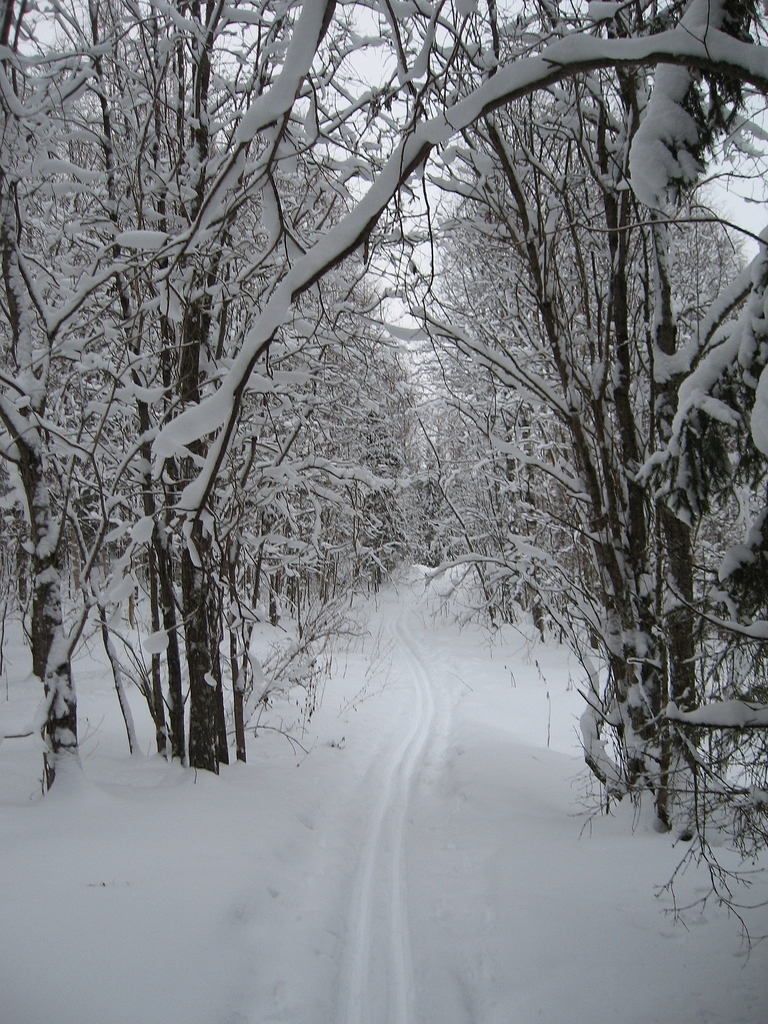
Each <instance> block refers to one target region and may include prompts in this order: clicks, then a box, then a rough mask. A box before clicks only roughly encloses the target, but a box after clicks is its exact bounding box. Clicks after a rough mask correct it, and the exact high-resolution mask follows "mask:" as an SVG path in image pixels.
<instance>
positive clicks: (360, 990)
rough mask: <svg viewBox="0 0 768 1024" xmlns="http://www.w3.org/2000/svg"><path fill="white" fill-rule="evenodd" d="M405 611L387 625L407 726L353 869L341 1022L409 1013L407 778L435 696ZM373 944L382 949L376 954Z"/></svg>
mask: <svg viewBox="0 0 768 1024" xmlns="http://www.w3.org/2000/svg"><path fill="white" fill-rule="evenodd" d="M412 614H413V612H412V611H411V609H410V608H408V609H406V610H404V611H402V612H401V614H400V615H399V617H398V618H397V619H396V621H395V622H394V623H392V625H391V627H390V628H391V629H392V631H393V633H394V637H395V641H396V644H397V649H398V651H399V652H400V654H401V655H402V661H401V664H402V665H403V667H404V669H405V670H406V671H407V672H408V673H409V675H410V677H411V680H412V682H413V689H414V698H415V704H414V707H413V709H412V710H409V714H408V718H409V720H410V726H409V728H408V730H407V732H406V734H405V735H404V737H403V739H402V741H401V742H400V744H399V745H398V746H397V747H396V748H395V750H394V752H392V753H391V755H390V760H389V762H388V763H387V764H386V767H385V768H384V771H383V772H382V776H381V789H380V792H379V797H378V800H377V802H376V805H375V807H374V810H373V813H372V815H371V819H370V825H369V831H368V836H367V838H366V841H365V845H364V847H363V850H362V853H361V857H360V864H359V867H358V869H357V875H356V879H355V885H354V895H353V899H352V903H351V908H350V921H351V922H353V923H352V925H351V928H350V933H351V938H350V941H349V943H348V946H347V956H346V965H345V969H344V971H343V981H342V1001H341V1010H342V1013H341V1014H340V1015H339V1019H340V1020H342V1021H344V1022H345V1024H410V1022H411V1021H412V1020H413V1019H414V1013H413V1010H414V1007H413V1004H414V993H415V986H414V981H413V969H412V963H411V948H410V934H409V928H408V907H407V897H408V892H407V878H406V869H405V826H406V822H407V820H408V809H409V806H410V795H411V790H412V788H413V783H414V780H415V778H416V776H417V774H418V771H419V767H420V764H421V762H422V759H423V756H424V752H425V749H426V747H427V744H428V742H429V740H430V738H431V736H432V732H433V726H434V718H435V700H434V694H433V687H432V680H431V678H430V674H429V671H428V669H427V667H426V666H425V664H424V661H423V660H422V658H421V656H420V654H419V650H418V647H417V646H416V643H415V641H414V639H413V636H412V634H411V631H410V630H409V628H408V624H407V620H408V618H409V616H410V615H412ZM376 940H379V941H378V942H377V941H376ZM374 944H375V945H376V949H378V950H381V951H382V953H381V956H380V958H376V956H375V953H374ZM379 993H381V994H382V995H383V996H384V998H380V997H379Z"/></svg>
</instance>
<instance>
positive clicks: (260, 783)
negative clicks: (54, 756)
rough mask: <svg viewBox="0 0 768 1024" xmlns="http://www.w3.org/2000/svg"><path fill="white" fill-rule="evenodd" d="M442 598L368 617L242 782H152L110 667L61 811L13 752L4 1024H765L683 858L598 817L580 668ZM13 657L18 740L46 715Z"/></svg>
mask: <svg viewBox="0 0 768 1024" xmlns="http://www.w3.org/2000/svg"><path fill="white" fill-rule="evenodd" d="M433 589H434V588H433V586H430V587H427V586H426V585H425V581H424V578H423V576H420V575H418V574H414V576H413V577H412V578H411V579H410V581H407V582H404V583H402V584H401V585H400V587H399V588H397V589H395V588H392V587H388V588H384V589H383V590H382V592H381V593H380V594H379V595H378V596H377V598H376V600H375V601H371V602H368V603H367V604H366V603H363V604H362V605H361V606H360V608H359V613H360V616H361V620H362V619H364V620H365V622H366V623H367V625H366V626H365V628H363V629H361V632H360V636H359V638H358V641H357V643H356V644H353V645H352V647H351V648H350V649H349V651H346V652H345V651H344V650H341V649H339V651H338V652H337V655H336V662H335V667H334V671H333V673H332V676H331V678H330V679H329V680H328V683H327V686H326V689H325V695H324V700H323V703H322V705H321V706H320V707H319V709H318V710H317V711H316V713H315V714H314V715H313V717H312V719H311V721H310V722H309V723H308V725H307V728H306V731H305V732H304V734H299V736H298V738H299V740H300V742H301V744H302V746H303V747H304V748H306V752H305V751H304V750H303V749H302V747H299V746H298V745H296V743H295V742H289V741H287V740H286V738H285V737H284V736H282V735H280V734H279V733H277V732H271V731H266V732H262V731H260V732H259V735H258V738H255V737H254V736H253V735H249V739H248V764H247V765H241V764H233V765H231V766H230V767H229V768H225V769H224V770H223V771H222V774H221V775H220V776H219V777H218V778H217V777H214V776H209V775H207V774H206V773H194V772H190V771H188V770H185V769H182V768H181V767H179V766H178V765H167V764H166V763H165V762H164V761H162V760H161V759H160V758H158V757H157V756H149V757H142V756H139V757H129V756H128V754H127V750H126V744H125V735H124V732H123V730H122V725H121V721H120V717H119V710H118V707H117V701H116V699H115V696H114V690H113V687H112V685H111V681H110V678H109V673H108V670H107V668H106V666H105V665H104V664H103V661H102V660H101V658H100V653H99V645H98V643H97V642H94V643H93V644H91V645H89V646H86V648H85V649H84V650H83V653H82V655H81V657H80V658H79V660H78V662H77V663H76V666H75V672H76V680H77V685H78V697H79V707H80V716H81V733H82V736H83V740H84V742H83V746H82V760H83V772H82V773H81V776H80V777H78V778H67V779H62V780H61V784H60V783H59V782H58V781H57V785H56V787H55V788H54V790H53V791H52V792H51V794H50V795H49V796H48V797H46V798H45V799H44V800H41V799H40V797H39V783H38V782H37V779H38V777H39V768H40V752H39V745H38V743H37V741H36V740H34V739H31V740H29V741H27V740H24V741H10V740H9V741H6V742H5V743H3V744H2V746H0V867H1V868H2V870H0V1024H104V1022H109V1024H136V1021H141V1022H142V1024H167V1022H168V1021H174V1022H176V1021H183V1022H184V1024H538V1022H540V1021H544V1022H547V1024H572V1022H574V1021H576V1022H581V1021H589V1022H590V1024H656V1022H658V1024H768V1009H766V1007H768V984H767V983H766V978H767V977H768V942H765V943H762V944H758V945H756V946H755V947H754V948H753V950H752V952H751V955H750V956H749V957H748V956H747V955H746V952H747V951H746V949H745V948H744V947H743V946H742V945H741V944H740V940H739V933H738V925H737V922H736V921H735V920H734V919H733V918H729V917H728V915H727V913H726V911H725V909H724V908H723V907H721V906H718V905H717V903H716V902H712V901H710V902H709V903H708V904H707V905H706V907H704V908H703V909H701V908H695V909H693V910H691V911H687V912H685V914H684V915H683V916H684V925H682V924H677V925H676V924H675V923H674V922H673V920H672V919H671V917H670V916H669V915H668V914H666V913H665V910H669V909H670V907H671V902H670V900H669V898H668V897H665V896H662V897H661V898H660V899H655V898H654V893H655V892H656V891H657V890H656V887H657V886H659V885H663V884H664V883H665V882H666V881H667V880H668V879H669V877H670V875H671V873H672V871H673V870H674V868H675V866H676V865H677V863H678V862H679V860H680V857H681V856H682V854H683V852H684V849H683V848H682V847H681V845H680V844H678V845H677V846H675V845H674V844H673V842H672V841H671V839H670V837H665V836H659V835H658V834H657V833H655V832H654V831H653V828H652V826H651V821H650V819H649V818H647V817H646V816H645V815H644V814H640V815H639V816H636V815H635V814H634V812H633V809H632V807H630V806H629V805H621V806H619V807H617V808H614V809H613V810H612V814H611V815H610V816H608V817H605V816H602V815H599V814H598V815H597V816H595V817H594V818H590V816H589V813H588V804H589V799H588V798H585V787H586V781H585V780H586V775H585V770H584V766H583V761H582V758H581V754H580V750H579V746H578V738H577V736H576V732H575V727H576V724H577V720H578V715H579V713H580V711H581V699H580V698H579V696H578V693H577V691H576V686H575V682H577V681H578V675H577V673H578V668H577V666H576V665H575V664H574V662H573V660H572V659H571V658H570V656H569V655H568V652H567V651H566V650H565V649H564V648H562V647H559V646H558V645H557V644H555V643H547V644H543V643H541V642H540V640H539V638H538V637H537V635H536V633H535V631H533V630H532V629H529V628H528V627H526V626H524V625H523V626H521V627H520V628H519V629H507V630H504V631H502V632H501V633H500V634H497V635H495V636H494V637H493V638H491V637H489V635H488V633H487V632H486V631H485V630H483V629H481V628H479V627H477V626H474V625H465V626H464V627H460V626H459V625H458V624H457V622H456V621H455V619H454V618H453V617H452V616H451V615H447V614H445V613H444V612H442V611H441V608H440V601H439V600H438V599H437V598H436V596H435V595H434V593H432V594H431V596H430V593H431V591H432V590H433ZM491 641H492V642H491ZM6 653H7V663H8V664H9V665H10V666H11V668H12V670H13V671H12V672H11V673H9V675H8V676H7V684H8V685H7V696H6V699H5V700H4V701H3V702H2V704H1V705H0V727H6V728H7V729H8V731H9V732H13V731H16V726H17V725H18V724H19V723H23V722H25V721H27V720H29V718H30V717H31V715H32V714H33V712H34V708H35V706H36V705H37V702H38V700H39V693H38V692H37V687H36V686H35V685H34V681H30V680H29V679H28V668H27V667H25V663H24V655H23V652H22V649H21V644H19V646H18V648H17V649H16V648H13V646H12V645H11V646H9V647H8V648H7V650H6ZM574 677H576V678H574ZM130 699H131V702H132V706H133V709H134V715H135V717H136V722H137V728H138V729H139V733H140V736H141V738H142V743H143V749H144V750H145V751H147V750H151V744H152V723H151V720H150V719H149V716H148V715H147V714H145V713H143V708H142V705H141V702H140V700H139V697H138V695H137V694H136V692H135V691H131V692H130ZM279 713H282V712H281V711H280V705H279V703H276V704H275V711H274V714H275V715H277V714H279ZM276 721H278V720H277V719H276ZM592 806H593V807H594V805H592ZM718 852H719V853H720V854H721V855H722V856H723V858H724V862H725V864H726V866H728V867H735V866H737V864H738V862H737V860H736V859H735V858H734V857H733V856H732V855H730V854H728V853H727V851H724V850H722V849H720V850H719V851H718ZM753 880H754V883H755V884H754V887H753V889H752V891H751V892H750V893H745V892H744V891H742V890H737V895H738V896H741V897H745V896H746V897H747V898H748V899H749V900H750V901H752V902H754V903H758V902H759V901H760V900H761V899H765V898H766V897H768V885H767V884H766V879H765V876H764V875H757V876H754V879H753ZM706 883H707V877H706V872H705V871H703V870H698V871H697V870H693V869H692V870H690V871H688V872H687V873H686V874H685V876H684V877H683V878H682V879H681V880H680V887H679V890H678V899H679V901H680V903H685V902H687V901H689V900H696V899H698V898H700V897H701V896H703V895H704V894H705V893H706ZM748 920H749V923H750V927H751V928H752V931H753V934H755V935H760V934H764V933H766V932H768V912H767V911H766V909H762V910H760V911H755V912H754V913H753V914H751V915H750V916H749V918H748Z"/></svg>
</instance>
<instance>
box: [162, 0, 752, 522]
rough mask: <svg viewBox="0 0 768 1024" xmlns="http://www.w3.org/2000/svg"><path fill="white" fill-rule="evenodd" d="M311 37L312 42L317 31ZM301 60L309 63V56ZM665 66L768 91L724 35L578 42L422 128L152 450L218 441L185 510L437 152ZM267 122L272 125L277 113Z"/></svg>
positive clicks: (518, 66) (529, 62)
mask: <svg viewBox="0 0 768 1024" xmlns="http://www.w3.org/2000/svg"><path fill="white" fill-rule="evenodd" d="M323 9H324V10H325V8H324V7H323ZM307 10H308V8H305V11H304V12H302V18H300V20H299V25H297V30H296V31H297V32H298V31H299V30H301V31H302V32H304V31H305V30H304V29H303V27H302V21H303V17H304V13H306V11H307ZM315 21H316V18H315V19H314V20H313V19H310V18H309V16H308V21H307V25H308V26H309V25H310V24H311V25H312V26H313V27H312V31H313V32H316V31H317V25H316V24H315ZM306 32H307V37H306V38H309V33H310V29H309V27H307V29H306ZM304 41H305V40H299V41H298V42H297V44H296V45H297V47H298V46H299V43H301V44H302V46H303V43H304ZM292 45H293V44H292ZM301 52H302V56H303V57H304V59H306V53H305V51H304V49H302V50H301ZM661 61H664V62H666V63H668V64H677V65H681V66H688V67H692V68H697V69H700V70H710V71H717V72H718V73H719V74H723V73H729V72H730V73H732V74H734V75H736V76H737V77H738V78H740V79H741V80H742V81H745V82H749V83H751V84H753V85H756V86H757V87H759V88H761V89H763V90H765V91H768V49H765V48H762V47H758V46H754V45H751V44H749V43H742V42H740V41H738V40H736V39H734V38H732V37H731V36H728V35H726V34H724V33H722V32H717V31H713V30H711V29H709V30H706V29H705V30H698V29H691V28H689V27H685V28H677V29H675V30H673V31H670V32H665V33H661V34H659V35H655V36H649V37H645V38H638V39H600V38H597V37H595V36H589V35H582V34H579V33H574V34H572V35H568V36H566V37H565V38H563V39H561V40H559V41H557V42H555V43H553V44H550V45H549V46H547V47H546V48H545V49H544V50H543V52H542V53H541V54H539V55H537V56H532V57H526V58H519V59H513V60H512V61H510V63H509V64H507V65H505V66H501V67H499V68H498V69H497V71H496V74H495V75H493V77H491V78H489V79H487V80H486V81H485V82H484V83H483V84H482V85H480V86H479V87H478V88H477V89H475V90H474V91H472V92H471V93H470V94H469V95H468V96H466V97H465V98H463V99H461V100H459V101H457V102H456V103H454V104H453V105H451V106H449V107H448V108H447V109H446V111H445V112H443V113H441V114H439V115H437V116H435V117H433V118H431V119H429V120H427V121H424V122H422V123H421V124H418V125H416V126H415V127H413V128H412V130H410V131H409V133H408V134H407V135H405V137H404V138H403V139H402V141H401V142H400V144H399V145H398V146H397V148H396V149H395V151H394V153H393V154H392V156H391V157H390V158H389V159H388V160H387V162H386V163H385V164H384V166H383V167H382V169H381V171H380V173H379V175H378V177H377V178H376V180H375V181H374V183H373V184H372V185H371V187H370V188H369V190H368V191H367V193H366V194H365V195H364V197H363V198H362V199H361V200H360V202H359V203H358V204H357V205H356V206H355V207H354V209H352V210H351V211H350V213H348V214H347V215H346V216H345V217H344V218H343V219H342V220H341V221H339V222H338V224H336V225H335V226H334V227H333V228H332V229H331V230H330V231H329V232H328V234H327V235H326V236H325V237H324V238H322V239H321V240H320V241H318V242H317V243H316V244H315V245H314V246H312V248H310V249H309V250H308V251H307V252H306V254H305V255H304V256H302V257H301V258H300V259H299V260H297V261H296V262H295V263H294V264H293V266H292V267H291V268H290V269H289V270H288V271H287V273H286V275H285V277H284V278H283V280H282V283H281V284H280V286H279V287H278V288H277V289H276V290H275V292H274V293H273V294H272V296H271V298H270V300H269V301H268V302H267V304H266V306H265V308H264V310H263V312H262V314H261V316H260V317H259V318H258V320H257V321H256V323H255V324H254V325H253V327H252V328H251V330H250V331H249V332H248V334H247V335H246V337H245V339H244V342H243V346H242V348H241V350H240V352H239V354H238V356H237V357H236V359H235V360H234V361H233V363H232V366H231V369H230V371H229V373H228V375H227V377H226V378H225V379H224V381H223V383H222V385H221V387H220V388H219V390H218V391H217V392H216V393H215V394H214V395H212V396H210V397H208V398H206V399H204V400H203V401H202V402H201V403H200V404H199V405H197V406H193V407H191V408H188V409H187V410H185V411H184V412H183V413H182V414H181V415H180V416H179V417H177V418H176V419H174V420H173V421H171V422H170V423H168V424H167V425H166V426H165V427H164V428H163V430H162V431H161V432H160V434H159V436H158V437H157V439H156V441H155V443H154V446H153V447H154V452H155V454H156V455H157V456H158V457H159V458H161V459H162V458H165V457H168V456H170V455H172V454H173V453H175V452H177V451H179V449H181V448H183V447H184V446H186V445H188V444H190V443H191V442H193V441H195V440H198V439H199V438H201V437H203V436H205V435H206V434H212V433H214V432H216V431H219V433H218V436H217V438H216V440H215V442H214V443H213V444H212V445H211V447H210V451H209V455H208V457H207V459H206V461H205V464H204V465H203V467H202V469H201V471H200V474H199V476H198V478H197V480H195V481H193V482H192V483H191V484H189V485H188V487H187V489H186V491H185V494H184V496H183V498H182V501H181V506H182V507H183V508H185V509H188V510H190V511H193V512H195V513H199V511H200V510H201V509H202V508H203V506H204V505H205V503H206V502H207V500H208V497H209V495H210V493H211V490H212V488H213V486H214V482H215V479H216V476H217V473H218V471H219V468H220V466H221V464H222V461H223V459H224V456H225V454H226V451H227V448H228V445H229V442H230V440H231V437H232V435H233V432H234V428H235V425H236V422H237V418H238V414H239V409H240V404H241V402H242V398H243V395H244V394H245V391H246V388H247V383H248V379H249V377H250V375H251V373H252V371H253V368H254V366H255V365H256V362H257V361H258V359H259V358H260V357H261V356H262V355H263V354H264V352H265V351H266V350H267V349H268V347H269V345H270V343H271V341H272V339H273V338H274V337H275V335H276V333H277V331H278V330H279V328H280V327H281V326H282V325H283V324H284V323H286V322H287V320H288V319H289V316H290V311H291V306H292V304H293V302H294V301H295V300H296V299H297V298H298V296H299V295H301V294H302V293H303V292H304V291H306V290H307V289H308V288H310V287H311V286H312V285H313V284H314V283H315V282H317V281H318V280H319V279H320V278H322V277H323V276H324V275H325V274H326V273H327V272H328V271H329V270H331V269H332V268H333V267H335V266H336V265H338V264H339V263H340V262H341V261H342V260H343V259H345V257H347V256H348V255H350V254H351V253H352V252H354V251H355V250H356V249H358V248H359V247H360V246H361V244H362V243H363V242H364V241H365V239H366V238H367V236H368V234H369V233H370V231H371V230H372V228H373V227H374V226H375V224H376V223H377V221H378V220H379V218H380V217H381V216H382V214H383V212H384V211H385V209H386V208H387V206H388V205H389V203H390V202H391V201H392V199H393V198H394V197H395V195H396V194H397V192H398V190H399V189H400V187H401V186H402V185H403V184H404V183H405V182H406V181H407V180H408V178H409V177H410V176H411V174H412V173H413V172H414V171H415V170H416V169H417V168H419V167H420V166H421V165H422V164H423V163H424V161H425V160H426V159H427V157H428V156H429V154H430V152H431V151H432V150H433V149H434V148H435V147H437V146H440V145H442V144H443V143H445V142H447V141H448V140H449V139H451V138H452V137H453V136H454V135H456V134H458V133H459V132H461V131H463V130H464V129H466V128H468V127H469V126H470V125H472V124H473V123H474V122H476V121H477V120H478V119H479V118H481V117H483V116H484V115H486V114H489V113H491V112H493V111H494V110H496V109H497V108H499V107H501V106H503V105H504V104H507V103H509V102H511V101H512V100H515V99H518V98H520V97H522V96H524V95H527V94H529V93H531V92H533V91H534V90H536V89H540V88H544V87H546V86H549V85H552V84H554V83H556V82H558V81H561V80H563V79H566V78H569V77H571V76H573V75H575V74H577V73H580V72H587V71H594V70H596V69H598V68H604V67H615V66H636V65H640V64H657V63H659V62H661ZM302 66H303V65H302ZM267 113H268V114H270V115H273V114H274V110H271V111H268V112H267ZM263 116H267V114H266V113H265V114H264V115H263ZM261 123H263V117H262V118H261V119H259V118H257V117H256V115H254V118H253V119H251V120H249V122H248V128H247V129H246V128H244V129H243V133H242V135H241V136H240V137H239V141H240V142H244V141H245V139H246V138H248V137H249V133H250V131H251V128H254V130H255V126H257V125H258V124H261ZM219 192H220V190H219Z"/></svg>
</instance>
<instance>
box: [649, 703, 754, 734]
mask: <svg viewBox="0 0 768 1024" xmlns="http://www.w3.org/2000/svg"><path fill="white" fill-rule="evenodd" d="M666 716H667V718H668V719H670V721H672V722H680V723H681V724H683V725H696V726H702V727H703V728H705V729H766V728H768V705H767V704H747V703H746V702H745V701H743V700H723V701H718V702H716V703H714V704H705V705H704V706H703V707H700V708H696V710H695V711H681V710H680V709H679V708H678V707H677V705H676V704H675V703H674V702H673V701H670V702H669V704H668V705H667V709H666Z"/></svg>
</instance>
